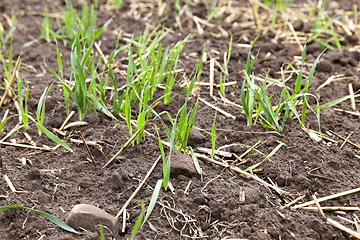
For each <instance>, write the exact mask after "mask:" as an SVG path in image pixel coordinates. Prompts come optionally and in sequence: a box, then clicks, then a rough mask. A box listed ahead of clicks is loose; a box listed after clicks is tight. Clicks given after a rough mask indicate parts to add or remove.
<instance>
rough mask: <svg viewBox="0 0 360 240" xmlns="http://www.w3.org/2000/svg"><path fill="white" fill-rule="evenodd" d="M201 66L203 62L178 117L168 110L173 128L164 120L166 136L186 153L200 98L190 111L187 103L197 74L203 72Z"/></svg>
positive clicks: (176, 147) (174, 146) (188, 90)
mask: <svg viewBox="0 0 360 240" xmlns="http://www.w3.org/2000/svg"><path fill="white" fill-rule="evenodd" d="M199 66H201V64H198V67H197V73H196V74H195V75H194V77H193V79H192V81H191V83H190V86H189V88H188V89H187V95H186V100H185V103H184V105H183V106H182V107H181V108H180V110H179V111H178V113H177V114H176V117H175V118H174V119H173V118H172V117H171V115H170V114H169V113H168V112H166V114H167V117H168V118H169V120H170V122H171V125H172V128H171V130H170V129H169V128H168V127H167V126H166V124H165V123H164V121H162V124H163V127H164V130H165V133H166V136H167V137H168V139H169V141H170V145H172V144H173V148H175V149H177V150H179V151H184V153H185V154H186V153H187V152H188V146H187V141H188V138H189V135H190V132H191V129H192V128H193V127H194V122H195V118H196V112H197V108H198V103H199V102H198V101H199V100H196V103H195V104H194V106H193V108H192V109H190V110H189V111H188V110H187V104H188V99H189V98H190V94H191V92H192V90H193V88H194V84H195V81H196V79H197V75H198V74H200V73H201V69H200V68H199ZM158 116H159V115H158ZM178 119H179V120H178ZM174 134H175V135H174Z"/></svg>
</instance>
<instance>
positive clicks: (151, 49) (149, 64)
mask: <svg viewBox="0 0 360 240" xmlns="http://www.w3.org/2000/svg"><path fill="white" fill-rule="evenodd" d="M168 33H169V31H166V32H164V29H162V30H161V31H158V27H157V28H155V29H154V30H153V31H152V32H151V33H149V30H148V28H147V29H146V30H145V32H144V34H143V35H141V36H140V37H139V44H140V46H139V47H138V55H139V59H140V66H141V74H139V75H140V76H139V75H138V76H137V77H138V78H140V80H139V81H137V86H138V87H139V88H140V89H141V88H142V86H143V85H144V83H145V82H146V81H148V82H149V84H150V86H151V92H150V97H151V98H152V97H153V95H154V93H155V90H156V88H157V87H158V86H159V85H160V84H162V83H163V82H164V80H165V79H166V83H165V98H164V103H165V105H168V104H170V102H171V100H172V98H171V96H170V94H171V89H172V87H173V85H174V83H175V79H176V76H177V72H176V68H177V63H178V58H179V55H180V52H181V51H182V49H183V47H184V45H185V43H187V42H189V39H190V37H191V36H190V35H189V36H187V37H186V38H185V39H184V40H182V41H179V42H178V43H176V44H175V46H174V47H173V48H172V49H170V47H167V48H166V49H165V51H163V48H162V44H161V43H160V41H161V40H162V39H163V38H164V37H165V36H166V35H167V34H168ZM152 38H153V40H152V41H151V39H152ZM157 46H158V47H157ZM156 47H157V49H156ZM129 61H130V60H129ZM131 64H133V63H131ZM133 66H134V64H133Z"/></svg>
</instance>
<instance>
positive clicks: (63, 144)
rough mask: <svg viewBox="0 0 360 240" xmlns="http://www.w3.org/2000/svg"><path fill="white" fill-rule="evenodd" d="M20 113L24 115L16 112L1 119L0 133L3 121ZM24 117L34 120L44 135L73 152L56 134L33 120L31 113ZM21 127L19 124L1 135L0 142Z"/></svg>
mask: <svg viewBox="0 0 360 240" xmlns="http://www.w3.org/2000/svg"><path fill="white" fill-rule="evenodd" d="M19 115H21V116H22V117H23V118H24V116H25V115H22V114H16V115H12V116H10V117H8V118H6V119H4V120H2V121H1V123H0V134H1V132H2V130H3V129H4V126H5V123H6V122H7V121H8V120H9V119H10V118H13V117H17V116H19ZM25 117H27V118H28V119H30V120H31V121H32V122H34V123H35V124H36V125H37V126H38V128H41V131H43V132H44V133H45V135H46V136H48V137H49V138H50V139H51V140H52V141H54V142H56V143H57V144H59V145H60V146H62V147H64V148H65V149H67V150H68V151H70V152H72V153H73V152H74V151H73V150H72V149H71V148H70V147H69V146H68V145H66V144H65V143H64V142H63V141H61V140H60V139H59V138H58V137H57V136H56V135H54V134H53V133H52V132H50V131H49V130H47V129H46V128H45V127H44V126H43V125H41V124H39V123H38V122H37V121H35V119H34V118H33V117H32V116H31V115H26V116H25ZM22 127H24V125H20V126H18V127H16V128H14V129H12V130H11V131H10V132H9V133H8V134H6V136H5V137H3V138H2V139H1V140H0V142H3V141H5V140H6V139H7V138H9V137H10V136H11V135H12V134H14V133H15V132H17V131H18V130H20V129H21V128H22Z"/></svg>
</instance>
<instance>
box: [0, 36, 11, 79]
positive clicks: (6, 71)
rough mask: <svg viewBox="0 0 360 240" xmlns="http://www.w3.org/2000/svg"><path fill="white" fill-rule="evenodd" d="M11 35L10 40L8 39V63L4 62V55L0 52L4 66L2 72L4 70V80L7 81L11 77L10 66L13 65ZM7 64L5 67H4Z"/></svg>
mask: <svg viewBox="0 0 360 240" xmlns="http://www.w3.org/2000/svg"><path fill="white" fill-rule="evenodd" d="M12 43H13V36H11V40H10V49H9V56H8V59H9V62H8V64H6V61H5V58H4V56H3V55H2V54H1V52H0V59H1V62H2V65H3V68H4V72H5V76H6V80H7V81H8V82H9V81H10V79H11V73H12V67H13V59H12V58H13V46H12ZM6 66H7V67H6Z"/></svg>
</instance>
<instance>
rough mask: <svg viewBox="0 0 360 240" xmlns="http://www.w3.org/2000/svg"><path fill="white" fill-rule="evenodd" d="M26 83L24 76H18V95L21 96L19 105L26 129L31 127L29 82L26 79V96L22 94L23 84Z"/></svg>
mask: <svg viewBox="0 0 360 240" xmlns="http://www.w3.org/2000/svg"><path fill="white" fill-rule="evenodd" d="M23 83H24V78H21V79H20V78H18V97H19V106H20V111H21V117H22V121H23V123H24V127H25V129H26V130H27V129H29V117H28V115H29V111H28V105H27V101H28V98H29V83H28V82H27V81H26V84H27V87H26V91H25V97H23V95H22V90H23V89H22V86H23Z"/></svg>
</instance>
